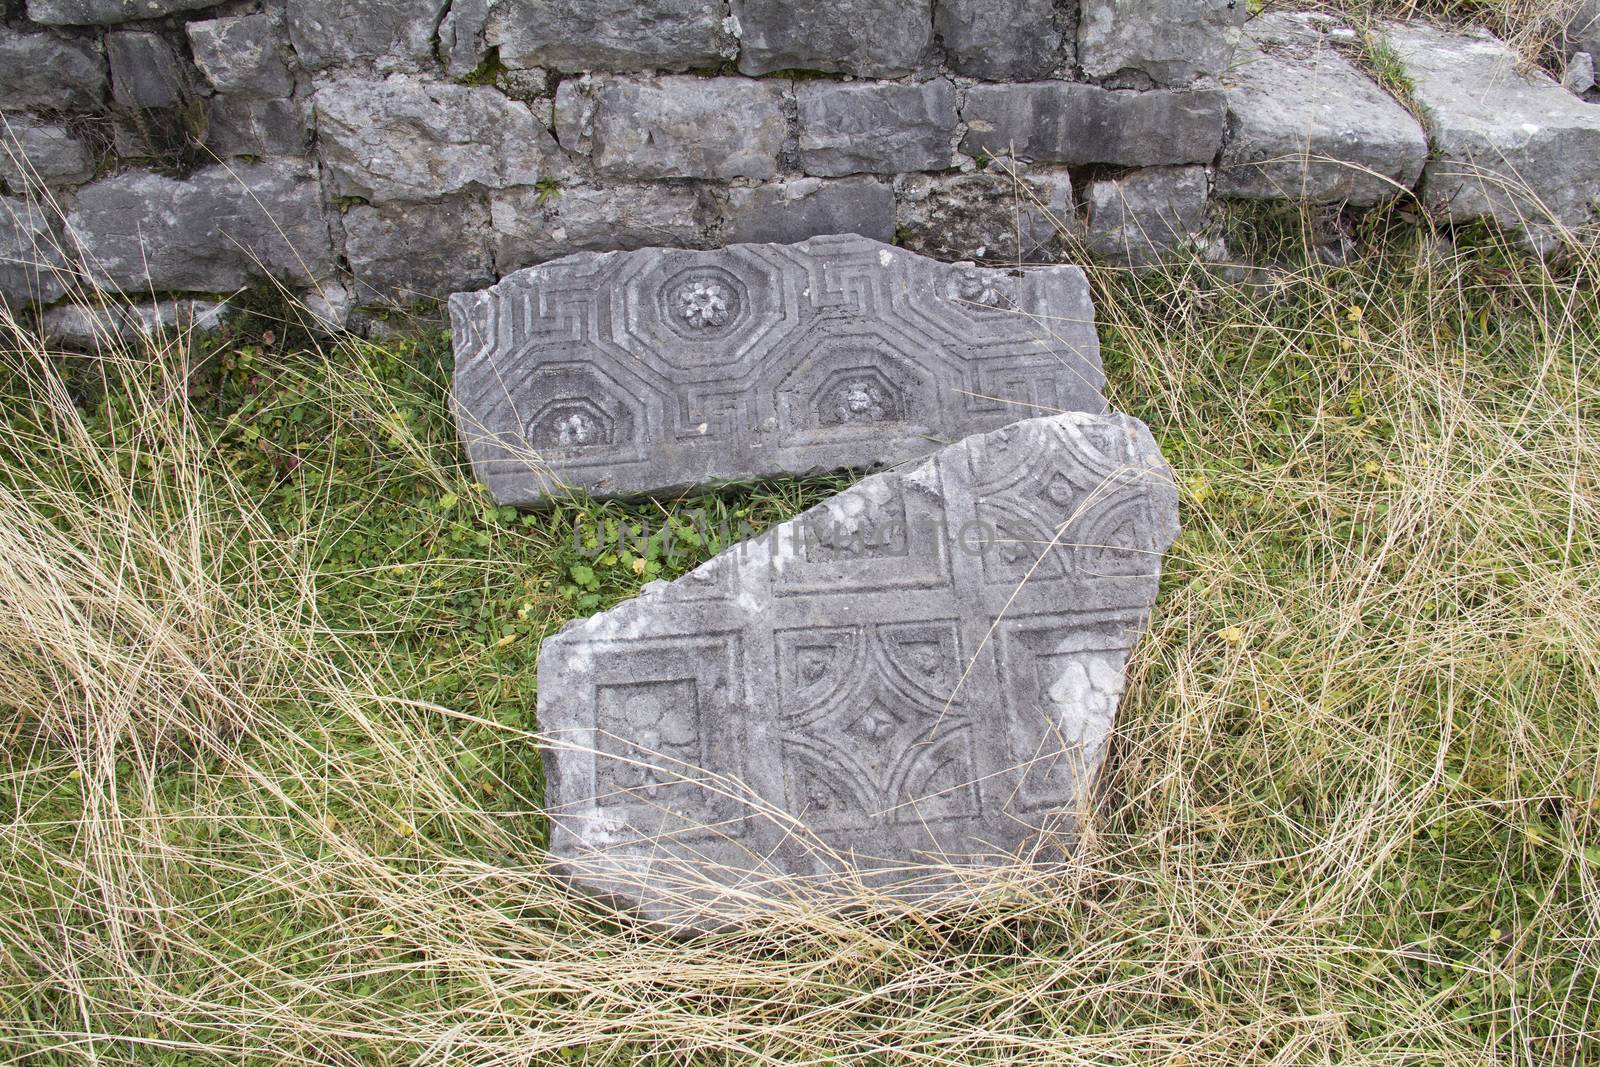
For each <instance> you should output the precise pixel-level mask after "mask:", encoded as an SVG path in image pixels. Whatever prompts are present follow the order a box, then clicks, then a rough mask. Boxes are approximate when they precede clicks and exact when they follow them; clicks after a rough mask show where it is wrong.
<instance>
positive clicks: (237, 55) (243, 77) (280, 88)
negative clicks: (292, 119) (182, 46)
mask: <svg viewBox="0 0 1600 1067" xmlns="http://www.w3.org/2000/svg"><path fill="white" fill-rule="evenodd" d="M184 28H185V29H186V30H187V31H188V34H189V47H190V48H191V49H192V50H193V52H194V61H195V65H196V66H198V67H199V68H200V72H201V73H202V74H204V75H205V76H206V81H208V82H210V83H211V85H212V87H213V88H215V89H216V90H217V91H218V92H223V93H235V94H238V95H240V96H265V97H281V96H288V95H289V94H290V93H292V92H294V76H293V75H291V74H290V73H289V67H288V64H287V63H286V62H285V61H284V50H285V48H286V47H287V46H288V37H287V35H286V33H285V31H284V25H283V18H282V16H281V15H280V14H279V13H278V12H275V11H274V12H266V11H263V12H260V13H258V14H254V15H240V16H238V17H236V18H223V19H210V20H208V21H205V22H191V23H189V25H188V26H186V27H184Z"/></svg>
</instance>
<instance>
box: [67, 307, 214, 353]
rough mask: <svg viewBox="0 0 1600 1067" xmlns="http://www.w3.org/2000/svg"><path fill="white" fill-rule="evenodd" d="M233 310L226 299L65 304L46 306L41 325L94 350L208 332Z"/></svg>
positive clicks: (75, 344) (74, 344) (72, 343)
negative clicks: (171, 334) (164, 335)
mask: <svg viewBox="0 0 1600 1067" xmlns="http://www.w3.org/2000/svg"><path fill="white" fill-rule="evenodd" d="M231 310H232V308H231V307H230V306H229V304H228V302H227V301H226V300H190V299H181V300H162V301H160V302H157V303H150V302H144V303H137V304H124V303H111V304H107V305H104V306H101V305H87V304H63V305H61V306H60V307H53V308H50V309H48V310H46V311H45V312H44V313H43V314H42V315H41V316H40V325H41V327H42V329H43V331H44V335H45V337H46V338H47V339H48V340H49V341H51V342H52V343H53V344H59V345H66V346H68V347H71V348H81V349H87V350H91V351H92V350H94V349H96V348H98V347H100V346H101V345H105V344H113V345H115V344H123V343H127V342H135V341H139V340H142V339H144V338H149V337H154V336H156V335H157V334H159V333H162V332H166V331H172V332H180V333H188V332H191V331H194V332H198V333H208V332H210V331H212V330H215V329H217V328H218V327H219V326H221V325H222V322H223V319H224V318H226V317H227V315H228V313H229V312H230V311H231Z"/></svg>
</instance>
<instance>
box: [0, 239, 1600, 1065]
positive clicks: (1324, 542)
mask: <svg viewBox="0 0 1600 1067" xmlns="http://www.w3.org/2000/svg"><path fill="white" fill-rule="evenodd" d="M1365 251H1366V253H1367V255H1366V258H1365V259H1364V260H1363V263H1362V265H1361V266H1360V267H1359V268H1356V269H1349V270H1337V271H1335V270H1326V269H1318V270H1312V271H1306V272H1301V273H1293V274H1281V275H1278V276H1276V280H1275V281H1274V282H1273V284H1271V285H1268V286H1257V287H1252V288H1249V289H1243V288H1229V287H1226V286H1219V285H1217V284H1215V283H1214V282H1213V280H1212V279H1211V276H1210V275H1209V274H1208V273H1207V272H1206V271H1205V270H1204V269H1203V268H1201V267H1199V266H1193V267H1188V268H1179V269H1176V270H1174V271H1172V272H1170V273H1167V274H1164V275H1158V276H1145V277H1135V276H1129V275H1124V274H1121V273H1117V272H1113V271H1097V272H1096V273H1095V274H1094V275H1093V280H1094V284H1095V286H1096V289H1097V298H1098V299H1097V304H1098V307H1099V309H1100V314H1101V316H1102V319H1103V323H1102V336H1103V338H1104V343H1105V348H1106V358H1107V364H1108V371H1109V375H1110V378H1111V382H1112V394H1113V398H1114V401H1115V403H1116V405H1117V406H1118V407H1120V408H1122V409H1124V410H1127V411H1129V412H1131V413H1133V414H1135V415H1138V416H1139V417H1141V418H1143V419H1145V420H1146V421H1148V422H1149V423H1150V424H1151V426H1152V428H1153V429H1154V430H1155V432H1156V434H1157V436H1158V439H1159V440H1160V441H1161V444H1162V447H1163V449H1164V451H1165V452H1166V454H1167V456H1168V458H1169V460H1170V461H1171V462H1172V464H1173V467H1174V469H1175V472H1176V473H1177V475H1178V477H1179V479H1180V483H1181V486H1182V488H1183V501H1182V507H1183V524H1184V533H1183V535H1182V536H1181V537H1180V539H1179V541H1178V543H1177V544H1176V545H1175V546H1174V548H1173V550H1172V552H1171V553H1170V555H1169V558H1168V561H1167V565H1166V571H1165V574H1164V577H1163V593H1162V601H1161V605H1160V608H1159V611H1158V614H1157V618H1156V619H1155V621H1154V623H1153V627H1152V632H1151V634H1150V636H1149V638H1148V639H1147V640H1146V642H1145V643H1144V644H1143V645H1142V646H1141V649H1140V650H1139V652H1138V653H1137V654H1136V656H1135V660H1134V662H1133V664H1132V666H1131V668H1130V670H1131V674H1132V676H1131V686H1130V690H1129V693H1128V696H1127V698H1126V700H1125V702H1124V705H1123V708H1122V710H1121V713H1120V716H1119V721H1118V728H1117V736H1116V740H1115V743H1114V746H1113V750H1112V753H1111V756H1110V760H1109V763H1108V766H1107V773H1106V775H1105V778H1104V783H1103V784H1104V789H1103V790H1102V793H1101V795H1100V796H1099V797H1098V799H1097V802H1096V808H1095V811H1094V812H1093V815H1092V817H1091V818H1090V819H1089V821H1088V824H1087V830H1086V835H1085V840H1084V842H1083V847H1082V851H1081V854H1080V856H1079V859H1078V861H1077V863H1076V865H1075V867H1074V869H1073V871H1072V873H1071V876H1070V877H1069V878H1066V879H1064V880H1043V881H1039V880H1035V881H1031V882H1028V881H1023V882H1015V883H1012V884H1010V885H1008V886H998V885H997V886H995V887H994V888H993V890H992V891H991V892H989V893H987V894H983V895H981V897H980V898H979V899H978V900H977V901H976V902H974V903H971V904H969V905H968V906H966V907H964V908H962V909H960V910H958V911H954V912H947V913H942V914H926V913H916V912H912V913H906V912H904V911H895V910H892V909H888V908H883V907H869V908H865V909H863V910H861V911H860V912H859V913H852V914H850V915H845V916H836V917H828V916H820V915H816V914H798V913H797V914H793V915H790V914H780V915H778V916H776V917H774V918H773V919H772V920H771V921H770V922H768V923H766V924H765V925H763V926H761V927H759V928H756V929H752V930H748V931H745V932H742V933H730V934H722V935H707V936H703V937H700V938H698V939H694V940H690V941H676V940H673V939H671V938H668V937H665V936H662V935H660V934H658V933H655V932H652V931H651V930H649V929H646V928H643V927H641V926H639V925H637V924H635V923H633V922H632V921H630V920H629V919H628V918H627V917H625V916H618V915H613V914H608V913H605V912H603V911H601V910H599V909H598V908H597V907H595V906H594V905H591V904H589V903H586V902H584V901H581V900H576V899H574V898H572V897H571V896H570V895H569V894H567V893H566V892H565V891H564V890H563V889H562V887H561V886H560V885H559V884H558V883H557V882H555V881H554V880H553V879H552V878H550V877H549V876H548V875H547V874H546V873H545V872H544V870H543V869H542V868H541V867H540V860H541V843H542V841H543V835H544V823H543V820H542V818H541V816H540V814H539V809H540V803H541V781H540V773H539V763H538V760H537V757H536V754H535V748H534V745H533V740H532V735H533V733H534V731H535V730H536V729H537V723H536V722H535V721H534V717H533V712H532V709H533V706H534V683H535V679H534V662H535V656H536V651H537V646H538V641H539V639H540V638H541V637H542V636H544V635H546V634H548V633H550V632H552V631H553V630H554V629H556V628H558V627H559V626H561V625H562V624H563V623H564V622H565V621H567V620H569V619H572V618H576V617H580V616H582V615H585V614H588V613H590V612H592V611H594V610H599V609H601V608H604V607H605V606H607V605H609V604H612V603H615V602H616V601H617V600H619V599H621V598H623V597H627V596H630V595H633V594H634V593H635V592H637V590H638V589H639V587H640V586H641V584H642V583H643V582H644V581H646V580H648V579H650V578H656V577H659V578H670V577H672V576H674V575H676V574H680V573H682V572H683V571H684V570H686V569H687V568H689V567H691V566H693V565H694V564H696V563H698V562H699V561H702V560H704V559H706V558H708V557H709V555H710V554H712V553H713V552H714V551H716V550H717V549H718V548H720V547H723V539H722V538H721V537H711V538H708V537H707V536H706V531H708V530H710V531H716V530H718V529H721V528H726V529H728V530H730V531H737V530H739V529H741V528H742V527H746V526H747V527H748V528H749V529H760V528H764V527H765V526H767V525H770V524H771V523H773V522H776V521H779V520H781V519H783V518H784V517H786V516H789V515H792V514H794V513H795V512H796V511H797V510H799V509H801V508H803V507H805V506H807V505H808V504H809V503H810V502H813V501H815V500H817V499H819V498H820V497H822V496H824V495H826V494H827V493H829V492H832V491H835V490H836V489H837V488H838V487H840V486H842V485H844V484H848V479H845V478H833V479H816V480H809V481H801V482H782V483H763V484H758V485H751V486H744V487H737V488H730V489H728V490H725V491H722V492H718V493H714V494H706V495H702V496H697V497H693V498H689V499H683V500H676V501H662V502H646V503H634V504H627V505H621V504H614V503H613V504H596V503H572V504H568V505H563V506H562V507H560V508H557V509H554V510H552V511H549V512H541V513H534V514H520V513H517V512H515V511H511V510H508V509H501V508H496V507H494V506H492V504H491V503H490V502H489V501H488V500H487V498H486V497H485V495H484V493H483V491H482V490H481V488H480V487H478V486H476V485H474V484H473V482H472V480H471V477H470V474H469V472H467V471H466V470H464V469H463V468H462V466H461V457H460V454H459V451H458V449H457V447H456V445H455V443H454V440H453V437H452V434H451V431H450V427H449V424H448V421H447V418H446V416H445V411H444V407H443V396H444V392H443V391H444V383H445V376H446V367H447V364H448V353H447V351H446V349H445V346H444V344H443V342H442V341H441V340H440V339H437V338H429V337H424V338H422V339H421V340H418V341H416V342H414V343H391V344H387V345H385V346H382V347H377V346H370V345H365V344H359V343H348V344H342V345H340V346H338V347H337V348H335V349H333V350H330V351H328V352H326V353H319V352H313V351H308V350H303V349H300V348H299V346H290V345H286V344H285V343H284V342H283V341H281V340H280V339H279V338H277V337H276V336H274V337H273V338H271V339H270V340H267V339H264V338H263V337H262V336H261V335H260V331H258V330H251V331H248V332H245V333H241V334H240V335H238V336H235V337H233V338H229V339H225V340H224V341H223V342H222V343H220V344H218V345H216V346H214V347H215V351H214V352H201V351H198V350H197V348H195V347H191V346H189V345H187V344H185V343H184V342H181V341H178V342H173V343H171V344H169V345H167V346H165V347H163V348H160V349H150V350H138V351H127V352H123V353H121V354H120V355H117V356H115V357H114V358H107V359H95V360H91V359H86V358H83V357H63V356H58V355H55V354H51V353H47V352H44V351H42V350H41V349H40V347H39V346H38V345H37V344H36V343H34V342H31V341H29V340H28V339H27V338H26V336H25V335H19V336H17V337H16V338H15V339H14V340H13V341H12V342H10V343H9V344H6V345H4V346H0V347H3V348H4V353H5V364H6V372H5V374H4V384H3V389H4V392H5V395H6V396H7V398H8V399H7V400H6V401H5V407H4V410H5V420H4V423H3V426H0V645H3V647H4V649H5V652H6V655H5V657H4V658H3V660H0V736H4V737H5V738H6V744H5V745H4V747H3V750H0V760H3V764H0V810H3V812H4V816H3V817H0V946H3V947H0V1050H3V1052H0V1059H3V1060H6V1061H8V1062H9V1061H16V1062H23V1063H49V1064H57V1063H59V1064H75V1063H90V1062H95V1063H125V1062H126V1063H159V1064H189V1063H213V1062H218V1063H220V1062H229V1063H232V1062H246V1063H263V1064H266V1063H273V1064H277V1063H307V1064H310V1063H316V1064H326V1063H338V1064H345V1063H349V1064H355V1063H361V1064H369V1063H371V1064H389V1063H396V1064H398V1063H413V1062H421V1063H435V1062H438V1063H444V1062H451V1063H454V1062H475V1063H500V1062H517V1063H524V1062H526V1063H567V1062H570V1063H593V1064H601V1063H605V1064H611V1063H619V1064H630V1063H661V1064H744V1063H760V1062H766V1063H814V1064H825V1063H826V1064H873V1065H878V1064H883V1065H888V1064H895V1065H899V1064H967V1063H978V1062H1009V1063H1043V1062H1048V1063H1074V1064H1075V1063H1085V1064H1087V1063H1093V1064H1162V1065H1171V1067H1177V1065H1179V1064H1200V1063H1207V1062H1217V1063H1229V1064H1252V1063H1261V1064H1267V1063H1272V1064H1302V1063H1304V1064H1324V1063H1335V1062H1336V1063H1392V1064H1408V1065H1410V1064H1481V1063H1495V1064H1501V1063H1503V1064H1534V1063H1538V1064H1574V1063H1586V1062H1587V1063H1595V1062H1600V1026H1597V1015H1596V1013H1597V1005H1596V997H1597V996H1600V983H1597V981H1596V975H1597V972H1596V964H1597V958H1596V957H1597V951H1600V944H1597V941H1600V933H1597V931H1600V893H1597V886H1600V829H1597V825H1596V824H1597V820H1600V714H1597V713H1600V699H1597V696H1600V621H1597V620H1600V558H1597V545H1596V532H1597V528H1600V522H1597V520H1600V485H1597V482H1600V437H1597V431H1600V417H1597V414H1596V413H1597V407H1596V401H1597V400H1600V363H1597V361H1596V360H1595V357H1594V353H1595V351H1596V348H1597V346H1600V298H1597V296H1596V289H1595V281H1596V274H1595V271H1594V261H1593V259H1592V257H1591V256H1590V255H1589V254H1588V253H1585V252H1582V251H1580V252H1579V253H1578V254H1577V255H1575V256H1574V257H1573V258H1572V259H1571V260H1569V261H1568V262H1566V263H1564V264H1562V265H1560V266H1558V267H1544V266H1541V265H1538V264H1535V263H1530V262H1524V261H1520V260H1517V259H1515V258H1514V257H1512V256H1511V255H1509V254H1508V253H1505V252H1503V251H1497V250H1495V249H1492V248H1488V249H1481V250H1478V251H1469V252H1462V253H1458V254H1454V255H1450V256H1446V255H1444V254H1443V253H1441V252H1439V251H1438V249H1437V247H1436V246H1432V245H1427V244H1426V243H1423V242H1417V243H1415V244H1413V243H1412V242H1409V241H1407V240H1404V239H1397V240H1388V239H1384V240H1377V239H1374V240H1373V241H1372V243H1371V245H1370V247H1368V248H1367V249H1365ZM275 332H282V331H275ZM286 349H288V350H286ZM202 355H209V356H210V358H209V359H206V360H204V361H203V365H201V366H199V367H193V366H191V365H190V364H194V363H201V362H202V361H201V360H200V359H199V358H198V357H200V356H202ZM612 524H615V525H616V526H618V527H619V528H627V527H630V526H634V525H637V526H638V527H639V528H640V530H641V531H663V532H660V533H658V534H657V536H655V537H653V538H652V539H651V541H650V543H649V544H647V545H639V546H638V547H637V548H636V549H625V548H614V547H607V548H601V547H600V546H598V545H588V544H585V541H586V539H594V540H596V541H598V540H599V535H600V534H601V533H602V532H605V531H609V529H610V528H611V527H612ZM574 529H576V530H577V531H578V533H577V543H576V544H574V540H573V530H574ZM730 536H736V535H730Z"/></svg>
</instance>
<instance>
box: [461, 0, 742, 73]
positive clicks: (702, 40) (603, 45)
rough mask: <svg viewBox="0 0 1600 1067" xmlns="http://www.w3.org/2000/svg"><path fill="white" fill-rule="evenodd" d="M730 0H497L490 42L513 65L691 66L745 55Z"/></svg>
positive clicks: (565, 67) (678, 68)
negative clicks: (735, 33)
mask: <svg viewBox="0 0 1600 1067" xmlns="http://www.w3.org/2000/svg"><path fill="white" fill-rule="evenodd" d="M727 11H728V5H727V2H726V0H516V2H500V3H496V4H495V5H494V7H493V10H492V11H491V12H490V14H489V21H488V31H487V40H488V43H489V44H490V45H491V46H494V47H496V48H498V49H499V50H500V60H501V62H503V63H505V64H506V65H507V66H509V67H513V68H515V67H553V68H555V69H557V70H567V71H578V70H602V71H645V70H673V71H681V70H689V69H691V68H696V67H716V66H719V65H721V64H722V63H723V62H725V61H726V60H729V59H732V58H733V57H734V55H735V54H737V49H738V42H737V40H736V39H735V37H734V36H733V33H732V32H731V30H732V23H731V22H729V21H728V19H727Z"/></svg>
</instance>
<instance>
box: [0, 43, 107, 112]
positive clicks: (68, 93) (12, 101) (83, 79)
mask: <svg viewBox="0 0 1600 1067" xmlns="http://www.w3.org/2000/svg"><path fill="white" fill-rule="evenodd" d="M106 86H107V78H106V58H105V56H103V55H101V54H100V52H99V50H98V49H96V48H94V47H93V46H92V45H90V44H88V43H87V42H85V41H79V40H68V39H66V38H62V37H57V36H56V35H55V34H51V33H17V32H15V31H13V30H10V29H7V28H6V27H5V26H0V110H4V111H7V112H10V111H11V110H13V109H16V110H18V111H20V110H24V109H26V108H41V109H49V110H62V111H76V110H87V109H90V108H95V107H99V106H100V105H101V104H102V103H103V102H104V101H105V98H106Z"/></svg>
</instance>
